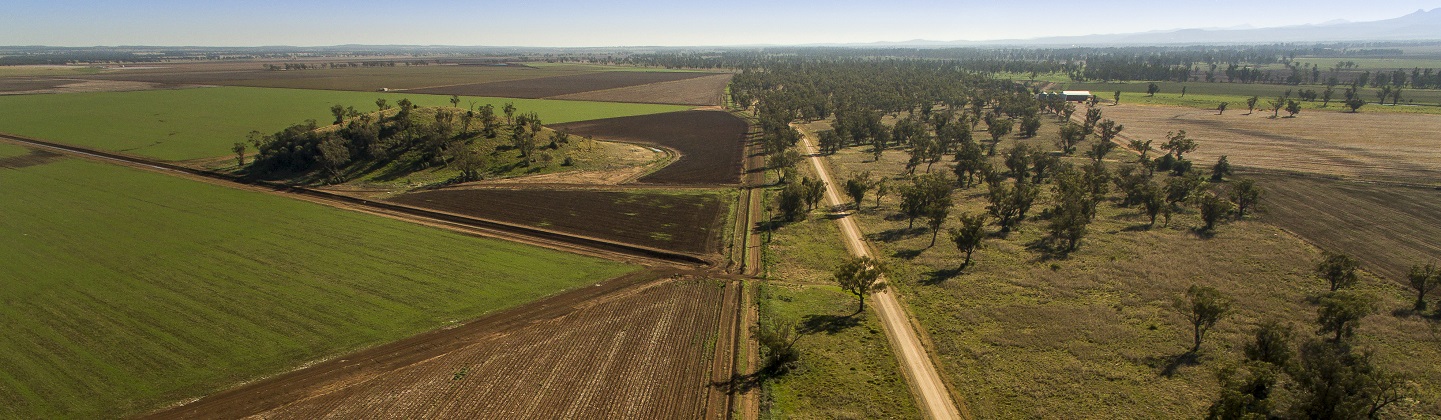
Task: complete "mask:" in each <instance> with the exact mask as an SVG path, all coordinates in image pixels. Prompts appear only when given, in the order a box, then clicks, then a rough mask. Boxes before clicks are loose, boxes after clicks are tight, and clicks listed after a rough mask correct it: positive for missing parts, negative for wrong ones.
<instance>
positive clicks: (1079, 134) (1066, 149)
mask: <svg viewBox="0 0 1441 420" xmlns="http://www.w3.org/2000/svg"><path fill="white" fill-rule="evenodd" d="M1086 134H1087V133H1086V128H1085V127H1082V126H1079V125H1076V123H1071V122H1068V123H1066V125H1063V126H1061V136H1060V137H1059V138H1057V139H1056V146H1057V147H1060V148H1061V153H1064V154H1067V155H1069V154H1072V153H1075V152H1076V145H1078V144H1081V142H1083V141H1086Z"/></svg>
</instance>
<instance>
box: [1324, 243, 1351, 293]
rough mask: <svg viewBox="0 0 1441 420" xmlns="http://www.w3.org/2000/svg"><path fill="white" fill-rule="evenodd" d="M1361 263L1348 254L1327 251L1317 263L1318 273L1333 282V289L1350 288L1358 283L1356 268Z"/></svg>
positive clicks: (1327, 280)
mask: <svg viewBox="0 0 1441 420" xmlns="http://www.w3.org/2000/svg"><path fill="white" fill-rule="evenodd" d="M1358 266H1359V264H1357V263H1356V260H1355V259H1353V258H1351V256H1350V255H1346V254H1332V253H1330V252H1327V253H1326V254H1325V258H1323V259H1322V260H1321V262H1319V263H1316V275H1318V276H1320V277H1321V279H1322V280H1326V282H1327V283H1330V284H1331V291H1332V292H1334V291H1337V290H1340V289H1344V288H1348V287H1351V286H1353V285H1355V284H1356V281H1357V277H1356V268H1357V267H1358Z"/></svg>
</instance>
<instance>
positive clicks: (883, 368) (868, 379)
mask: <svg viewBox="0 0 1441 420" xmlns="http://www.w3.org/2000/svg"><path fill="white" fill-rule="evenodd" d="M837 239H839V238H837ZM757 302H758V303H759V304H760V305H761V308H760V316H761V322H768V320H771V319H790V320H795V321H798V323H799V329H801V330H802V331H804V334H803V335H802V336H801V338H800V339H799V340H798V341H796V349H798V351H799V352H800V361H799V363H798V365H797V367H796V368H795V369H794V370H792V371H791V372H789V373H787V374H785V375H782V376H780V377H779V378H777V379H774V380H772V381H768V382H766V383H765V384H764V385H763V387H764V388H763V390H764V391H763V396H762V398H763V399H764V401H766V402H764V403H763V404H764V405H768V409H765V408H763V411H765V414H764V415H763V416H762V417H763V418H795V419H822V418H831V419H834V418H856V419H861V418H865V419H878V418H920V416H921V414H920V412H919V410H918V409H917V408H916V406H915V402H914V400H913V399H912V398H911V394H910V391H909V389H908V388H907V386H906V382H905V378H904V377H903V376H902V375H901V367H900V365H899V364H898V363H897V362H896V358H895V356H894V353H892V352H891V349H890V344H889V342H888V341H887V340H886V335H885V332H883V331H881V325H880V322H879V321H878V320H877V318H876V316H875V315H874V314H873V313H871V312H869V311H868V312H865V313H861V314H853V313H854V312H855V308H856V299H855V297H854V296H852V295H850V294H847V293H845V292H843V291H841V290H840V289H839V288H837V287H834V286H800V285H793V284H785V283H775V282H770V283H766V284H762V285H761V286H760V289H759V293H758V299H757Z"/></svg>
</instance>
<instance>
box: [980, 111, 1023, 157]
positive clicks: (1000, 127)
mask: <svg viewBox="0 0 1441 420" xmlns="http://www.w3.org/2000/svg"><path fill="white" fill-rule="evenodd" d="M1015 125H1016V122H1015V121H1012V120H1011V119H1010V118H997V119H992V120H991V123H990V124H989V125H987V126H986V132H987V133H989V134H990V135H991V151H990V154H992V155H995V154H996V144H998V143H1000V142H1001V137H1002V136H1005V135H1006V134H1010V133H1011V128H1012V127H1014V126H1015Z"/></svg>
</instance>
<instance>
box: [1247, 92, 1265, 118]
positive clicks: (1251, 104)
mask: <svg viewBox="0 0 1441 420" xmlns="http://www.w3.org/2000/svg"><path fill="white" fill-rule="evenodd" d="M1260 100H1261V97H1260V96H1252V97H1250V98H1246V115H1251V114H1252V113H1254V112H1256V102H1258V101H1260Z"/></svg>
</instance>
